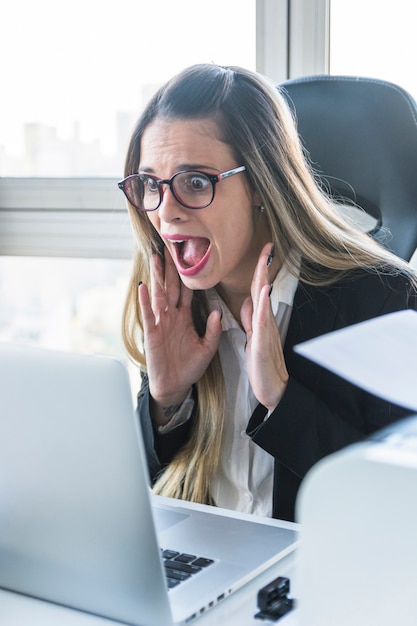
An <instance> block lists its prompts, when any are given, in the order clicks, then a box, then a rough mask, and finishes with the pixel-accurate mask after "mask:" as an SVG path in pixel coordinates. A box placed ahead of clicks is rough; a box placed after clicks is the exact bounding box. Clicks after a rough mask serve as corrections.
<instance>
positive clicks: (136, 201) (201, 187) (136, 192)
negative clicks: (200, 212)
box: [117, 165, 246, 211]
mask: <svg viewBox="0 0 417 626" xmlns="http://www.w3.org/2000/svg"><path fill="white" fill-rule="evenodd" d="M245 170H246V167H245V166H244V165H241V166H240V167H235V168H234V169H232V170H228V171H227V172H222V173H221V174H206V173H205V172H199V171H198V170H184V171H182V172H177V173H176V174H174V175H173V176H171V178H169V179H166V180H161V179H159V178H157V177H156V176H151V175H150V174H131V175H130V176H127V177H126V178H124V179H123V180H121V181H120V182H118V183H117V184H118V186H119V189H121V190H122V191H123V193H124V194H125V196H126V198H127V199H128V200H129V202H130V204H131V205H132V206H134V207H135V209H137V210H138V211H155V210H156V209H157V208H158V207H159V206H160V204H161V202H162V199H163V197H164V189H163V187H162V185H169V188H170V190H171V193H172V195H173V196H174V198H175V199H176V200H177V202H179V203H180V204H182V206H184V207H186V208H187V209H204V208H205V207H206V206H208V205H209V204H211V203H212V202H213V199H214V188H215V184H216V183H218V182H220V181H221V180H223V179H224V178H229V177H230V176H234V175H235V174H240V172H244V171H245Z"/></svg>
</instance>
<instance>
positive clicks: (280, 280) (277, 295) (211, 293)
mask: <svg viewBox="0 0 417 626" xmlns="http://www.w3.org/2000/svg"><path fill="white" fill-rule="evenodd" d="M298 276H299V271H298V272H297V274H296V275H295V274H293V273H291V272H290V270H289V268H288V266H287V265H286V263H283V265H282V267H281V269H280V270H279V272H278V274H277V275H276V277H275V280H274V281H273V283H272V293H271V304H272V312H273V314H274V317H276V316H277V313H278V307H279V305H280V304H286V305H287V306H292V304H293V301H294V294H295V291H296V289H297V285H298ZM207 300H208V304H209V309H210V311H213V310H214V309H215V308H218V307H220V308H221V309H222V311H223V317H222V328H223V330H230V329H231V328H240V326H239V324H238V322H237V321H236V319H235V318H234V317H233V315H232V313H231V312H230V310H229V309H228V307H227V306H226V304H225V303H224V301H223V300H222V298H221V297H220V296H219V294H218V293H217V291H216V289H215V288H214V287H213V288H212V289H208V290H207Z"/></svg>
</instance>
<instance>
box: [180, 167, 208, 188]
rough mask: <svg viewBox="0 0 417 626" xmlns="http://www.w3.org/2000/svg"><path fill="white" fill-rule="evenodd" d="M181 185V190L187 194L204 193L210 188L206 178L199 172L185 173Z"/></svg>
mask: <svg viewBox="0 0 417 626" xmlns="http://www.w3.org/2000/svg"><path fill="white" fill-rule="evenodd" d="M181 184H182V187H183V189H184V190H186V191H188V192H189V193H199V192H204V191H207V189H208V188H210V186H211V182H210V180H209V179H208V178H207V176H206V175H205V174H201V173H200V172H187V173H186V174H184V177H183V178H182V180H181Z"/></svg>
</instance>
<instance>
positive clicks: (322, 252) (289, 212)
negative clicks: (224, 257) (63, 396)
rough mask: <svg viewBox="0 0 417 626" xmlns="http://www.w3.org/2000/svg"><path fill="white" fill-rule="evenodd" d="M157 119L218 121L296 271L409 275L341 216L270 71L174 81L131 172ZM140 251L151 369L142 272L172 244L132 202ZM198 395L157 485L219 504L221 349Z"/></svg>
mask: <svg viewBox="0 0 417 626" xmlns="http://www.w3.org/2000/svg"><path fill="white" fill-rule="evenodd" d="M156 118H164V119H168V120H169V119H188V118H191V119H206V118H211V119H213V120H214V121H215V122H216V123H217V127H218V132H219V139H220V140H221V141H223V142H224V143H226V144H228V145H229V146H230V147H231V149H232V151H233V153H234V155H235V157H236V162H238V163H239V164H242V165H245V166H246V175H247V177H248V180H249V183H250V185H251V187H252V189H253V190H255V191H256V192H257V194H258V196H259V198H260V200H261V204H262V205H263V207H264V209H265V212H264V216H265V219H267V220H268V224H269V228H270V232H271V240H272V241H273V243H274V244H275V251H276V255H277V256H278V258H279V260H280V262H281V263H282V262H283V261H284V260H285V261H286V263H287V264H288V265H289V267H290V270H292V271H294V272H295V271H297V269H298V268H297V267H296V259H299V258H300V257H301V259H302V260H303V262H302V266H301V273H300V281H301V282H305V283H309V284H312V285H319V284H320V285H325V284H330V283H332V282H333V281H335V280H338V279H339V278H340V277H342V276H343V275H346V274H349V273H350V272H352V270H354V269H355V268H366V269H368V270H369V271H374V272H383V273H391V274H395V273H407V274H408V275H409V276H410V281H411V282H412V283H414V284H415V285H417V279H416V277H415V275H414V274H413V272H412V270H411V269H410V268H409V266H408V264H407V263H405V262H404V261H402V260H401V259H399V258H398V257H396V256H395V255H393V254H391V253H390V252H388V250H386V249H385V248H384V247H382V246H381V245H380V244H378V243H376V242H375V241H374V240H373V239H372V238H371V237H370V236H369V235H366V234H363V233H361V232H360V231H359V230H358V229H357V228H355V227H354V226H351V225H349V224H348V223H347V222H346V220H345V219H343V218H342V217H341V215H340V214H339V212H338V211H337V208H335V202H334V201H333V200H332V199H331V198H329V197H328V196H327V195H326V194H325V193H324V192H323V190H322V189H321V187H320V186H319V184H318V182H317V180H316V177H315V174H314V172H313V170H312V168H311V167H310V164H309V162H308V160H307V158H306V157H305V154H304V152H303V148H302V146H301V143H300V141H299V138H298V134H297V130H296V126H295V123H294V120H293V117H292V114H291V112H290V110H289V108H288V106H287V104H286V102H285V100H284V98H283V96H282V95H281V94H280V93H279V90H278V89H277V88H276V87H275V86H274V85H273V84H272V83H270V81H268V80H267V79H266V78H264V77H262V76H260V75H258V74H256V73H254V72H251V71H249V70H246V69H243V68H238V67H220V66H217V65H205V64H202V65H195V66H192V67H190V68H188V69H187V70H185V71H183V72H181V73H180V74H179V75H178V76H176V77H175V78H173V79H172V80H171V81H169V82H168V83H167V84H166V85H165V86H164V87H162V88H161V89H160V90H159V91H158V92H157V93H156V94H155V96H154V97H153V98H152V100H151V101H150V103H149V105H148V106H147V108H146V109H145V111H144V112H143V114H142V116H141V117H140V119H139V121H138V123H137V125H136V128H135V130H134V132H133V134H132V138H131V141H130V145H129V148H128V152H127V158H126V164H125V176H128V175H130V174H134V173H136V172H137V171H138V167H139V162H140V148H141V137H142V135H143V132H144V130H145V129H146V128H147V126H148V125H149V124H150V123H151V122H152V121H153V120H154V119H156ZM129 213H130V217H131V222H132V226H133V229H134V234H135V238H136V244H137V247H136V254H135V260H134V264H133V271H132V276H131V281H130V285H129V289H128V294H127V298H126V303H125V309H124V316H123V338H124V342H125V345H126V349H127V350H128V352H129V354H130V355H131V357H132V358H133V359H134V360H135V361H136V362H137V363H138V364H139V365H140V367H141V368H142V369H144V370H146V356H145V354H144V353H143V349H142V331H143V327H142V320H141V312H140V309H139V305H138V299H137V285H138V282H139V281H140V280H142V281H143V282H146V283H147V284H148V285H149V259H150V255H151V254H152V253H154V252H160V251H161V248H162V246H163V243H162V240H161V239H160V237H159V235H158V233H157V232H156V230H155V229H154V228H153V226H152V225H151V223H150V221H149V219H148V218H147V216H146V214H144V213H141V212H138V211H136V210H135V209H134V208H133V207H132V206H129ZM207 315H208V311H207V302H206V297H205V293H204V292H201V291H196V292H195V293H194V298H193V318H194V324H195V327H196V329H197V331H198V332H199V333H200V334H203V333H204V329H205V323H206V319H207ZM196 387H197V394H198V403H197V408H196V415H195V419H194V420H193V427H192V431H191V435H190V438H189V440H188V441H187V443H185V445H184V446H183V447H182V448H181V450H180V451H179V452H178V453H177V455H176V456H175V457H174V459H173V460H172V461H171V463H170V464H169V465H168V466H167V468H165V470H164V471H163V472H162V474H161V475H160V477H159V478H158V480H157V481H156V483H155V485H154V489H155V491H156V492H157V493H161V494H163V495H167V496H171V497H177V498H183V499H186V500H191V501H195V502H204V503H210V502H211V496H210V483H211V479H212V476H213V474H214V472H215V470H216V468H217V465H218V460H219V454H220V446H221V437H222V426H223V418H224V410H225V386H224V379H223V374H222V371H221V365H220V359H219V356H218V355H216V356H215V358H214V359H213V360H212V362H211V363H210V365H209V367H208V368H207V370H206V372H205V374H204V375H203V376H202V378H201V379H200V380H199V381H198V382H197V384H196Z"/></svg>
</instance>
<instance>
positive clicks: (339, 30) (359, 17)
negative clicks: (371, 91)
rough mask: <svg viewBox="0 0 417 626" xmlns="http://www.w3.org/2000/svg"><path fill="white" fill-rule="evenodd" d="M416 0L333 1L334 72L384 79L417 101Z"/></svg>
mask: <svg viewBox="0 0 417 626" xmlns="http://www.w3.org/2000/svg"><path fill="white" fill-rule="evenodd" d="M416 58H417V38H416V36H415V0H396V2H381V1H380V0H349V1H347V0H331V5H330V73H331V74H348V75H357V76H366V77H370V78H380V79H383V80H387V81H390V82H393V83H396V84H397V85H399V86H400V87H403V88H404V89H406V90H407V91H408V92H409V93H410V94H411V95H412V96H413V97H414V98H416V99H417V72H416V71H415V60H416Z"/></svg>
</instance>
